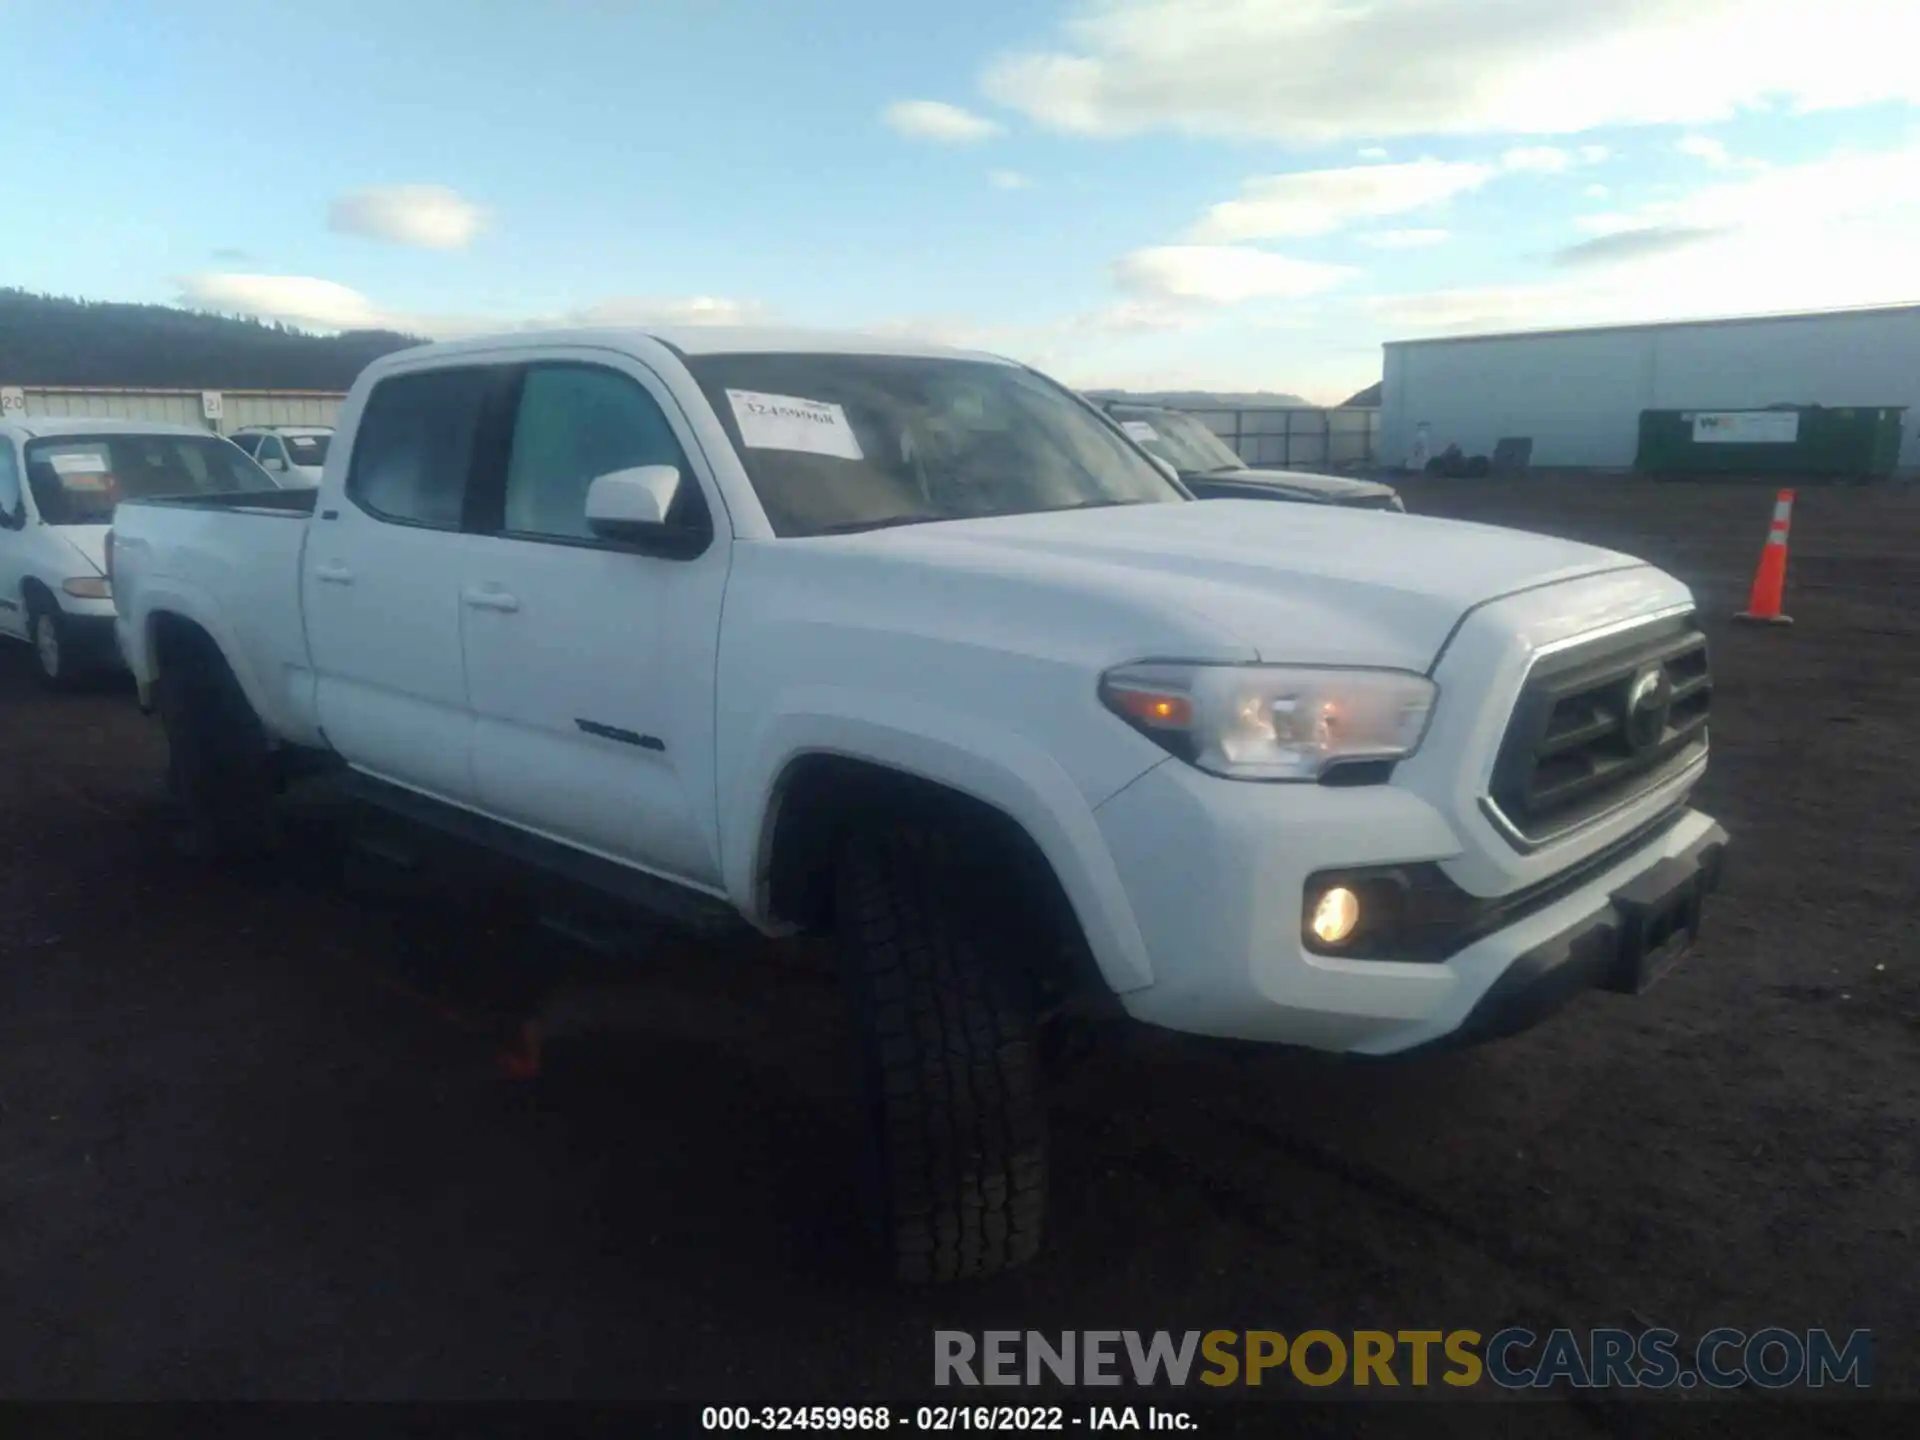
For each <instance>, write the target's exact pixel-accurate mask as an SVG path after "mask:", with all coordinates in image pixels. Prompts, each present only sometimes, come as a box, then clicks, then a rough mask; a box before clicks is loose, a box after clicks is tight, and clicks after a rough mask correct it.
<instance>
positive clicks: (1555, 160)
mask: <svg viewBox="0 0 1920 1440" xmlns="http://www.w3.org/2000/svg"><path fill="white" fill-rule="evenodd" d="M1612 156H1613V151H1611V150H1609V149H1608V148H1607V147H1606V146H1605V145H1581V146H1577V147H1575V148H1574V149H1571V150H1563V149H1561V148H1560V147H1559V146H1558V145H1522V146H1519V147H1517V148H1516V149H1512V150H1509V151H1507V152H1506V153H1505V154H1503V155H1501V157H1500V168H1501V169H1502V170H1506V171H1508V172H1513V173H1519V174H1530V175H1559V174H1562V173H1564V172H1565V171H1568V170H1571V169H1573V168H1574V167H1575V166H1577V165H1598V164H1600V163H1601V162H1603V161H1605V160H1608V159H1611V158H1612Z"/></svg>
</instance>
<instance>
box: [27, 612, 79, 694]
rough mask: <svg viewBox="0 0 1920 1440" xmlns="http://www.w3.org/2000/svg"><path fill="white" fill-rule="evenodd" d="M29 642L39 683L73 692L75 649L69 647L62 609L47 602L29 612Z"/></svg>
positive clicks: (49, 687) (52, 688)
mask: <svg viewBox="0 0 1920 1440" xmlns="http://www.w3.org/2000/svg"><path fill="white" fill-rule="evenodd" d="M27 639H28V640H29V641H30V642H31V643H32V645H33V668H34V673H35V674H36V675H38V676H39V677H40V683H41V684H42V685H44V686H46V687H47V688H48V689H49V690H70V689H72V688H73V682H74V665H73V662H72V647H71V646H70V645H68V644H67V627H66V625H65V624H64V623H62V620H61V615H60V611H59V609H58V608H57V607H55V606H52V605H49V604H48V603H47V602H46V601H45V600H39V601H35V602H33V603H32V605H31V608H30V609H29V610H28V612H27Z"/></svg>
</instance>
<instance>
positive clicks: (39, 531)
mask: <svg viewBox="0 0 1920 1440" xmlns="http://www.w3.org/2000/svg"><path fill="white" fill-rule="evenodd" d="M284 488H287V486H286V485H285V483H284V482H282V481H279V480H276V479H275V478H274V477H272V476H270V475H268V474H267V473H266V472H265V471H263V470H262V469H261V468H260V466H259V465H257V464H255V463H254V462H253V460H251V459H250V458H248V456H247V455H246V453H245V452H244V451H242V450H241V449H239V447H237V446H235V445H233V444H231V443H230V442H228V441H227V440H224V439H222V438H221V437H220V436H218V435H210V434H208V433H207V432H206V431H204V430H196V429H193V428H191V427H189V426H185V425H167V424H161V423H158V422H155V421H149V420H70V419H64V418H59V417H52V416H35V417H32V418H30V419H26V420H15V421H10V422H8V423H6V424H0V637H5V638H9V639H14V640H25V641H27V642H28V643H29V644H31V645H32V646H33V656H34V662H35V667H36V668H37V669H38V671H39V673H40V678H41V679H42V680H44V681H45V682H46V683H47V684H48V685H50V686H54V687H56V688H57V687H60V686H63V685H66V684H68V683H70V682H71V681H72V680H74V679H76V678H77V677H79V676H81V675H83V674H85V673H86V672H88V671H91V670H98V669H107V668H113V667H116V666H118V665H119V664H120V663H121V661H120V652H119V647H118V645H117V644H116V643H115V640H114V633H113V589H112V587H111V585H110V584H109V582H108V579H107V573H106V571H107V562H106V539H107V531H108V530H109V529H110V528H111V526H112V522H113V511H114V507H115V505H117V504H118V503H119V502H120V501H121V500H123V499H129V498H134V499H142V500H144V499H151V498H155V497H158V496H163V495H218V494H231V493H235V492H240V491H248V490H253V491H259V490H276V489H284Z"/></svg>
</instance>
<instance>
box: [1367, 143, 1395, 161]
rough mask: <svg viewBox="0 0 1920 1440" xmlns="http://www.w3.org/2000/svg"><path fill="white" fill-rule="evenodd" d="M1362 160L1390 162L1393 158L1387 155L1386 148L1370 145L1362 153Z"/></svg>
mask: <svg viewBox="0 0 1920 1440" xmlns="http://www.w3.org/2000/svg"><path fill="white" fill-rule="evenodd" d="M1360 158H1361V159H1362V160H1389V159H1391V158H1393V157H1392V156H1390V155H1389V154H1388V153H1387V147H1386V146H1384V145H1369V146H1367V147H1366V149H1364V150H1362V151H1361V152H1360Z"/></svg>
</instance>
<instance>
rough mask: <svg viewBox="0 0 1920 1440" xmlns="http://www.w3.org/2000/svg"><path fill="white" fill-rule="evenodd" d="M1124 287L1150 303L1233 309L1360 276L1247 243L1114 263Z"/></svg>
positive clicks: (1137, 255) (1168, 249) (1176, 249)
mask: <svg viewBox="0 0 1920 1440" xmlns="http://www.w3.org/2000/svg"><path fill="white" fill-rule="evenodd" d="M1113 272H1114V279H1115V281H1116V282H1118V284H1119V285H1120V287H1121V289H1123V290H1126V291H1128V292H1130V293H1132V294H1135V295H1138V296H1143V297H1145V298H1148V299H1154V300H1162V301H1176V300H1177V301H1197V302H1200V303H1202V304H1212V305H1234V304H1238V303H1240V302H1242V301H1246V300H1259V299H1273V298H1293V297H1297V296H1302V295H1318V294H1320V293H1321V292H1322V291H1326V290H1331V289H1333V288H1334V287H1335V286H1336V285H1339V284H1340V283H1341V282H1342V281H1344V280H1346V279H1347V278H1348V277H1349V276H1351V275H1353V274H1354V273H1355V272H1354V271H1352V270H1351V269H1349V268H1347V267H1346V266H1342V265H1323V264H1319V263H1317V262H1314V261H1310V260H1294V259H1291V258H1290V257H1288V256H1285V255H1275V254H1273V253H1272V252H1271V251H1267V250H1255V249H1252V248H1250V247H1247V246H1244V245H1160V246H1155V247H1152V248H1150V249H1146V250H1135V251H1133V252H1132V253H1131V254H1128V255H1123V256H1122V257H1121V258H1120V259H1119V260H1117V261H1115V262H1114V266H1113Z"/></svg>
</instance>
